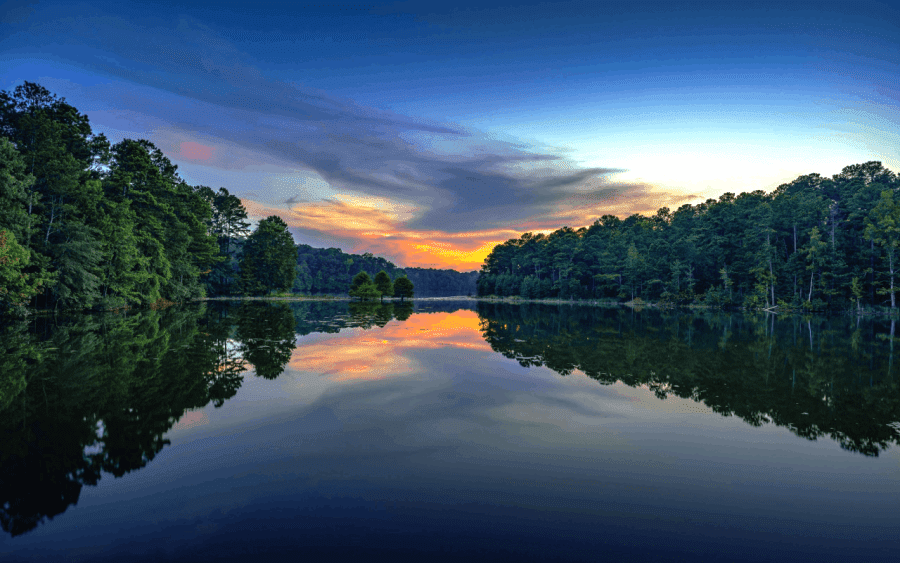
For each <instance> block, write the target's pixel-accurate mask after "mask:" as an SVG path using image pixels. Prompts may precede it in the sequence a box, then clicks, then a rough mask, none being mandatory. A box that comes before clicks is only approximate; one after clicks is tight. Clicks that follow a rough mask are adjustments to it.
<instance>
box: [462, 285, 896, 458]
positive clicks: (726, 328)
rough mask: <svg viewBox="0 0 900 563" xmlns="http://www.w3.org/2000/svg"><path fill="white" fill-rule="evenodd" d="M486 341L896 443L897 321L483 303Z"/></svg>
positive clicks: (724, 405)
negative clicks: (894, 357) (895, 336)
mask: <svg viewBox="0 0 900 563" xmlns="http://www.w3.org/2000/svg"><path fill="white" fill-rule="evenodd" d="M478 314H479V316H480V317H481V319H482V325H481V328H482V332H483V334H484V337H485V339H486V340H487V341H488V342H489V343H490V344H491V347H492V348H493V349H494V350H495V351H497V352H500V353H501V354H503V355H504V356H506V357H508V358H513V359H515V360H517V361H518V362H519V363H520V364H521V365H523V366H546V367H548V368H550V369H552V370H554V371H556V372H557V373H559V374H561V375H569V374H571V373H572V372H573V371H574V370H580V371H581V372H583V373H585V374H586V375H588V376H589V377H591V378H593V379H596V380H597V381H599V382H600V383H603V384H612V383H615V382H617V381H621V382H623V383H625V384H627V385H631V386H633V387H638V386H643V387H647V388H649V389H651V390H653V391H654V393H655V394H656V396H657V397H659V398H661V399H665V398H666V397H668V396H670V395H674V396H678V397H683V398H687V399H692V400H694V401H698V402H703V403H704V404H705V405H707V406H708V407H710V408H711V409H713V410H714V411H715V412H717V413H719V414H721V415H723V416H738V417H740V418H741V419H743V420H744V421H746V422H747V423H748V424H751V425H753V426H761V425H763V424H766V423H773V424H776V425H778V426H783V427H786V428H789V429H790V430H791V432H793V433H794V434H796V435H797V436H801V437H803V438H806V439H809V440H815V439H817V438H821V437H825V436H827V437H830V438H833V439H834V440H836V441H837V442H839V443H840V445H841V447H842V448H844V449H847V450H850V451H853V452H858V453H861V454H864V455H868V456H877V455H878V453H879V452H880V451H882V450H884V449H885V448H887V447H888V446H889V445H892V444H897V443H898V440H900V432H898V430H900V424H898V421H900V389H898V384H897V379H896V376H895V371H896V368H895V367H894V361H893V348H894V346H893V343H894V337H893V330H894V328H893V327H894V323H893V322H892V321H874V320H865V321H863V320H860V319H852V318H837V319H827V318H825V317H799V316H795V317H780V318H779V317H775V316H774V315H769V316H762V315H739V314H725V313H721V312H707V313H700V314H689V313H678V312H663V313H660V312H658V311H653V310H645V311H641V312H637V313H636V312H635V311H633V310H631V309H595V308H576V307H570V306H561V307H555V306H547V305H528V304H526V305H508V304H492V303H479V304H478Z"/></svg>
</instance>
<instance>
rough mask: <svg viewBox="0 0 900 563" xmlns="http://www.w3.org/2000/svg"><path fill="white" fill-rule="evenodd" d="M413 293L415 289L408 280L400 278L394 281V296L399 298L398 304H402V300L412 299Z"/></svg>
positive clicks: (403, 277)
mask: <svg viewBox="0 0 900 563" xmlns="http://www.w3.org/2000/svg"><path fill="white" fill-rule="evenodd" d="M414 292H415V287H414V286H413V283H412V282H411V281H409V278H407V277H406V276H401V277H399V278H397V279H396V280H394V295H396V296H398V297H400V302H401V303H402V302H403V299H404V298H406V297H409V298H410V299H412V297H413V293H414Z"/></svg>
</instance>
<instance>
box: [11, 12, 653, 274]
mask: <svg viewBox="0 0 900 563" xmlns="http://www.w3.org/2000/svg"><path fill="white" fill-rule="evenodd" d="M76 15H77V17H76ZM31 20H32V21H31V22H30V23H29V27H28V28H25V29H22V30H20V31H19V33H18V34H15V38H13V39H10V40H9V41H17V42H18V43H16V44H17V45H20V46H18V47H15V48H12V47H11V43H10V42H9V41H8V42H6V43H5V44H3V45H4V47H10V49H8V50H12V51H16V50H18V51H19V52H20V53H21V52H29V49H34V48H39V49H40V51H41V52H42V53H43V56H47V57H51V58H54V59H56V60H64V61H67V62H68V63H69V64H74V65H76V66H79V67H81V68H83V69H86V70H88V71H90V72H95V73H97V72H99V73H102V74H104V75H106V76H108V77H113V78H114V79H115V81H114V83H113V85H112V86H113V87H110V84H109V83H103V84H99V83H98V84H95V85H93V86H82V87H81V90H82V91H83V92H84V95H86V96H92V97H94V98H95V99H99V100H101V101H102V104H103V105H104V106H105V107H104V108H100V109H99V110H98V111H97V112H94V113H93V115H94V116H96V117H95V119H96V118H97V117H99V118H101V119H105V118H112V117H114V118H115V120H116V123H117V127H118V128H119V129H121V130H126V131H127V130H146V131H147V136H148V137H150V138H151V140H154V142H156V143H157V144H158V146H160V148H161V149H162V150H163V151H164V152H166V153H167V154H169V155H170V156H171V157H172V158H173V159H175V160H180V161H182V162H183V161H189V162H190V163H192V165H193V167H192V168H191V170H192V173H194V174H198V175H201V176H202V175H203V169H204V168H205V169H206V170H209V171H213V172H215V171H219V172H221V171H228V172H231V173H234V174H233V175H232V177H233V178H240V174H239V173H246V172H248V171H250V169H254V170H258V169H265V168H267V167H268V168H271V169H273V170H277V171H278V174H279V177H281V178H282V184H283V185H281V186H274V187H273V186H268V187H266V186H263V185H254V186H246V185H245V186H239V187H238V188H235V187H233V186H226V187H229V189H230V190H231V191H232V192H235V193H238V194H239V195H241V196H243V197H244V201H245V204H246V205H247V208H248V211H249V212H250V213H251V214H252V215H254V216H255V217H263V216H266V215H267V214H278V215H280V216H282V217H283V218H284V219H285V220H286V221H288V224H289V225H291V226H292V227H295V228H296V229H305V230H306V231H308V232H310V233H312V232H315V231H319V232H320V233H324V235H323V236H327V237H330V238H332V239H335V240H345V241H351V242H352V243H353V247H354V248H366V249H369V250H370V251H372V252H375V251H377V250H379V249H383V250H384V252H386V253H387V255H388V256H389V257H391V258H393V259H396V260H400V261H401V264H402V265H414V264H419V263H421V264H425V263H428V264H435V263H439V264H443V265H445V266H446V265H455V266H463V267H477V264H476V263H475V260H476V259H478V260H480V258H478V257H482V258H483V256H482V255H485V254H486V252H485V250H484V249H485V245H487V244H489V243H493V242H499V241H502V240H505V238H500V239H498V238H495V237H496V236H497V234H498V233H499V232H501V231H503V232H504V233H507V232H508V233H510V236H516V234H517V233H516V232H515V229H516V228H517V227H519V226H540V227H542V228H557V227H559V226H562V225H561V224H560V223H559V221H581V222H582V224H587V223H590V222H591V221H592V219H593V218H592V217H590V215H591V214H594V218H595V217H596V216H599V215H601V214H603V213H608V212H610V210H611V209H617V210H620V212H621V213H622V214H627V211H625V209H626V206H625V205H624V204H623V202H628V205H636V204H637V205H638V207H640V208H641V209H648V210H649V207H648V206H647V205H643V204H644V203H646V202H647V201H649V200H648V198H649V197H650V192H651V190H650V188H649V187H648V186H646V185H645V184H641V183H631V184H626V183H618V184H614V183H613V182H612V180H613V178H614V177H615V175H616V174H617V173H620V172H623V170H621V169H617V168H612V167H593V168H582V167H579V166H577V165H575V164H574V163H572V162H571V161H569V160H568V159H567V158H566V157H565V156H564V154H565V153H564V152H563V151H560V152H554V151H552V150H547V149H540V150H539V149H538V148H536V147H532V146H529V145H526V144H523V143H517V142H514V141H509V140H500V139H497V138H496V137H493V136H491V135H488V134H485V133H483V132H479V131H475V130H471V129H468V128H465V127H461V126H458V125H453V124H448V123H434V122H431V121H427V120H423V119H418V118H414V117H409V116H405V115H400V114H397V113H394V112H390V111H384V110H380V109H376V108H371V107H365V106H363V105H360V104H357V103H356V102H354V101H352V100H349V99H345V98H341V97H338V96H334V95H330V94H328V93H327V92H324V91H322V90H317V89H314V88H310V87H307V86H303V85H299V84H295V83H291V82H287V81H283V80H279V79H277V78H273V77H271V76H269V75H267V74H265V73H264V72H263V71H262V70H260V69H261V68H263V65H260V64H259V63H258V62H257V61H254V60H253V59H252V57H250V56H249V55H247V54H245V53H243V52H241V51H240V50H239V49H237V48H236V47H235V46H234V45H233V44H232V43H231V42H230V41H228V40H227V39H225V38H224V37H223V36H222V35H220V34H219V33H217V32H216V31H214V30H213V29H211V28H209V27H207V26H206V25H204V24H203V23H201V22H199V21H197V20H194V19H192V18H189V17H178V18H177V20H175V21H174V22H173V21H172V20H167V19H164V15H157V16H156V17H155V18H147V19H141V18H133V17H132V18H118V17H115V16H111V15H107V14H105V13H101V12H98V11H97V10H96V9H94V8H91V7H90V6H87V5H83V6H81V7H80V8H79V9H78V11H77V12H74V11H73V12H68V15H67V13H66V12H65V11H63V12H62V13H61V14H60V15H55V16H54V15H52V12H46V11H45V12H44V14H43V20H42V19H41V15H40V14H38V15H36V16H32V18H31ZM51 36H52V37H53V38H54V41H53V43H52V44H50V43H47V38H48V37H51ZM54 45H55V46H57V47H54ZM58 46H66V47H65V48H60V47H58ZM73 46H74V47H73ZM54 49H56V50H55V51H54V52H52V54H48V53H47V51H53V50H54ZM129 124H132V125H133V126H132V127H129V126H128V125H129ZM197 165H202V166H197ZM292 175H293V176H294V178H295V180H294V181H291V180H290V177H291V176H292ZM211 176H214V177H216V178H221V175H219V176H216V175H215V174H211ZM255 181H256V176H254V182H255ZM663 195H665V194H663ZM654 210H655V208H654ZM554 221H556V222H555V223H554ZM452 234H465V235H466V236H465V237H463V238H457V237H451V236H449V235H452ZM507 238H508V237H507Z"/></svg>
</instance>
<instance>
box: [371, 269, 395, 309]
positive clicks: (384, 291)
mask: <svg viewBox="0 0 900 563" xmlns="http://www.w3.org/2000/svg"><path fill="white" fill-rule="evenodd" d="M375 288H376V289H378V291H380V292H381V302H382V303H384V296H385V295H387V296H388V297H390V296H392V295H393V294H394V284H393V283H391V276H389V275H388V273H387V272H385V271H384V270H381V271H380V272H378V273H377V274H375Z"/></svg>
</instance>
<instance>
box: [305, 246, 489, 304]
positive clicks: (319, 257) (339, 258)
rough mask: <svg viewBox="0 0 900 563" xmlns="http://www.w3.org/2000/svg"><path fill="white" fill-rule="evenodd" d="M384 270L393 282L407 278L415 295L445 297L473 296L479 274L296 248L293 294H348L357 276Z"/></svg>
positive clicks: (340, 252) (373, 257)
mask: <svg viewBox="0 0 900 563" xmlns="http://www.w3.org/2000/svg"><path fill="white" fill-rule="evenodd" d="M381 270H384V271H385V272H387V273H388V275H390V277H391V278H392V279H396V278H398V277H400V276H403V275H406V277H407V278H409V281H411V282H412V283H413V285H415V287H416V295H418V296H428V297H447V296H453V295H474V294H475V292H476V285H475V284H476V280H477V279H478V272H465V273H463V272H457V271H456V270H438V269H432V268H398V267H397V266H395V265H394V264H393V263H392V262H390V261H388V260H385V259H384V258H381V257H379V256H373V255H372V254H370V253H368V252H366V253H365V254H361V255H360V254H346V253H344V252H342V251H341V250H340V249H337V248H313V247H311V246H309V245H306V244H301V245H298V257H297V275H296V277H295V279H294V285H293V291H294V292H295V293H303V294H311V295H315V294H334V295H342V294H345V293H346V292H347V288H348V287H350V283H351V281H352V279H353V277H354V276H356V274H358V273H360V272H368V273H370V274H371V273H375V272H379V271H381Z"/></svg>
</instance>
